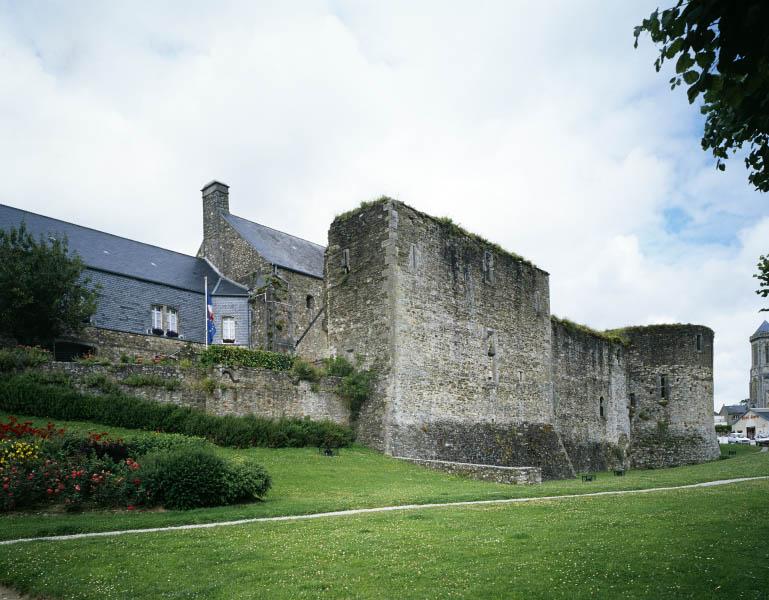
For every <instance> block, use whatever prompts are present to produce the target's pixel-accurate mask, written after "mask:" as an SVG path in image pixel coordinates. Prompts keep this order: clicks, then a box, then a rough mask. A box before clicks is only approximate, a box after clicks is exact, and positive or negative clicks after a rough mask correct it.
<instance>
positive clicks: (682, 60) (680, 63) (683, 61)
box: [676, 52, 694, 79]
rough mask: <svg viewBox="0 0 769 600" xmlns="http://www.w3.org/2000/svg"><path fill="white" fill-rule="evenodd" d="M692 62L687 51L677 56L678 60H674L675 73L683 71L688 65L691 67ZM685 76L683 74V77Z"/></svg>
mask: <svg viewBox="0 0 769 600" xmlns="http://www.w3.org/2000/svg"><path fill="white" fill-rule="evenodd" d="M693 64H694V59H693V58H692V57H691V56H689V53H688V52H686V53H684V54H682V55H681V56H679V57H678V60H677V61H676V73H683V72H684V71H686V70H687V69H689V67H691V66H692V65H693ZM685 78H686V77H685V76H684V79H685Z"/></svg>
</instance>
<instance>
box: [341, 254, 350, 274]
mask: <svg viewBox="0 0 769 600" xmlns="http://www.w3.org/2000/svg"><path fill="white" fill-rule="evenodd" d="M342 269H344V272H345V273H349V272H350V249H349V248H345V249H344V250H342Z"/></svg>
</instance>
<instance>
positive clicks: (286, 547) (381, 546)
mask: <svg viewBox="0 0 769 600" xmlns="http://www.w3.org/2000/svg"><path fill="white" fill-rule="evenodd" d="M724 462H731V461H724ZM735 462H736V461H735ZM768 494H769V482H767V481H760V482H750V483H742V484H736V485H731V486H725V487H719V488H710V489H697V490H685V491H673V492H659V493H654V494H648V495H647V494H642V495H638V496H625V497H599V498H589V499H588V498H585V499H565V500H559V501H542V502H538V503H535V504H530V505H518V506H494V507H483V508H480V507H477V508H462V509H457V508H453V509H431V510H427V511H423V512H416V511H413V512H404V513H393V514H377V515H366V516H358V517H344V518H328V519H320V520H317V521H311V522H308V521H305V522H294V523H269V524H253V525H246V526H238V527H223V528H218V529H213V530H198V531H186V532H174V533H157V534H145V535H128V536H121V537H118V538H106V539H89V540H79V541H73V542H56V543H40V542H38V543H33V544H23V545H20V546H13V547H8V548H2V547H0V581H2V582H4V583H8V584H11V585H13V586H14V587H16V588H18V589H21V590H23V591H27V592H32V593H36V594H44V595H46V596H50V597H67V598H94V599H96V598H130V599H142V598H211V599H216V598H221V599H232V598H255V597H258V598H271V599H280V598H302V597H321V596H322V597H324V598H353V597H356V598H438V597H440V598H451V597H472V598H526V599H529V598H596V597H597V598H618V597H622V598H766V597H767V596H766V594H767V588H766V586H767V584H768V583H769V547H768V546H767V544H766V543H765V540H766V539H769V521H767V520H766V519H765V518H763V517H761V516H759V518H755V517H756V511H757V510H760V509H759V508H758V507H762V506H765V505H766V498H767V495H768Z"/></svg>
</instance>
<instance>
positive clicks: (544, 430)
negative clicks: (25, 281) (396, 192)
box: [0, 181, 769, 478]
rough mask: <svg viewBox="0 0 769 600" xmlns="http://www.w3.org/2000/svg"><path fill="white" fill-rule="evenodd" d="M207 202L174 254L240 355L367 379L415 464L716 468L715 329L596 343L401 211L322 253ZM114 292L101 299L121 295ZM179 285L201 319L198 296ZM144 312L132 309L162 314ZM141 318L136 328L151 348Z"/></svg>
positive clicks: (468, 250) (531, 287)
mask: <svg viewBox="0 0 769 600" xmlns="http://www.w3.org/2000/svg"><path fill="white" fill-rule="evenodd" d="M202 196H203V197H202V204H203V242H202V244H201V246H200V250H199V252H198V257H197V258H194V257H183V258H178V259H177V260H179V261H184V264H187V263H189V265H193V264H194V265H198V267H197V268H199V269H201V271H200V273H202V272H203V270H206V269H209V270H210V271H206V272H210V273H211V275H210V278H214V276H215V275H216V276H217V277H219V278H220V279H218V280H217V281H218V283H217V287H216V288H215V293H219V294H222V293H225V292H226V293H227V294H230V295H228V296H226V298H227V299H228V300H227V301H228V302H240V303H246V304H248V309H249V312H248V313H247V315H248V316H247V317H246V320H247V323H248V344H249V345H250V346H253V347H262V348H267V349H272V350H279V351H286V352H296V353H298V354H300V355H302V356H305V357H308V358H311V359H319V358H323V357H327V356H345V357H347V358H349V359H350V360H351V361H353V362H358V363H359V364H361V366H363V367H366V368H370V369H372V370H373V371H374V372H375V373H376V384H375V390H374V392H373V394H372V396H371V397H370V398H369V400H368V401H367V402H366V403H365V404H364V405H363V407H362V409H361V411H360V414H359V415H358V417H357V420H356V428H357V433H358V439H359V440H360V441H362V442H363V443H365V444H367V445H369V446H371V447H373V448H377V449H379V450H380V451H383V452H385V453H387V454H390V455H393V456H398V457H403V458H409V459H419V460H423V461H424V460H427V461H450V462H460V463H473V464H485V465H499V466H504V467H534V468H537V469H541V472H542V476H543V477H544V478H561V477H568V476H571V475H573V474H574V473H576V472H580V471H586V470H597V469H606V468H623V467H628V466H649V467H659V466H669V465H676V464H683V463H691V462H700V461H704V460H711V459H715V458H717V456H718V454H719V450H718V444H717V441H716V437H715V431H714V428H713V417H712V414H711V413H712V407H713V332H712V330H710V329H709V328H707V327H704V326H700V325H655V326H649V327H630V328H626V329H623V330H621V331H616V332H596V331H593V330H590V329H588V328H586V327H582V326H577V325H575V324H573V323H571V322H569V321H565V320H560V319H556V318H554V317H553V316H552V315H551V314H550V281H549V274H548V273H547V272H545V271H544V270H542V269H540V268H539V267H537V266H536V265H534V264H532V263H531V262H529V261H527V260H525V259H523V258H522V257H520V256H517V255H515V254H513V253H511V252H508V251H506V250H504V249H502V248H500V247H499V246H497V245H495V244H492V243H489V242H487V241H486V240H483V239H482V238H480V237H478V236H476V235H473V234H471V233H469V232H466V231H464V230H462V229H461V228H459V227H458V226H456V225H454V224H453V223H451V222H450V221H448V220H446V219H436V218H434V217H431V216H430V215H427V214H424V213H421V212H419V211H417V210H415V209H414V208H411V207H409V206H407V205H405V204H403V203H401V202H397V201H395V200H391V199H386V198H383V199H380V200H378V201H376V202H371V203H364V204H363V205H361V207H360V208H358V209H356V210H353V211H350V212H348V213H345V214H343V215H340V216H338V217H337V218H336V219H335V220H334V221H333V223H332V224H331V226H330V229H329V232H328V247H327V248H323V247H322V246H319V245H317V244H313V243H311V242H308V241H306V240H301V239H299V238H296V237H294V236H291V235H289V234H286V233H283V232H279V231H276V230H274V229H271V228H269V227H265V226H263V225H260V224H258V223H254V222H252V221H248V220H246V219H243V218H241V217H237V216H235V215H233V214H232V213H231V212H230V206H229V188H228V186H227V185H225V184H223V183H220V182H216V181H214V182H211V183H209V184H208V185H206V186H205V187H204V188H203V190H202ZM3 210H4V211H6V212H7V211H9V210H15V209H6V208H4V209H3ZM20 212H21V211H20ZM2 214H4V213H3V212H2V211H0V215H2ZM18 220H19V219H18V218H17V219H16V221H15V222H18ZM58 223H60V222H58ZM2 224H3V221H0V225H2ZM70 227H74V228H77V226H74V225H72V226H70ZM80 229H84V228H80ZM100 235H102V236H107V234H100ZM128 242H130V241H129V240H125V241H124V243H128ZM131 244H138V243H137V242H131ZM141 246H144V245H141ZM73 249H75V250H77V251H80V246H76V247H74V248H73ZM156 251H157V252H167V253H168V252H170V251H166V250H161V249H156ZM94 254H95V255H96V256H97V257H98V258H101V257H100V256H99V253H98V251H95V252H94ZM172 254H174V255H175V256H178V257H181V256H182V255H176V254H175V253H172ZM84 259H86V264H88V265H89V269H98V265H97V264H96V260H95V259H94V258H92V256H91V254H88V256H84ZM147 260H149V258H148V259H147ZM190 268H191V267H190ZM123 270H124V271H127V270H128V268H127V267H125V268H124V269H123ZM193 271H194V270H193ZM121 273H122V272H121ZM194 273H195V275H194V277H193V276H192V275H190V276H189V277H190V281H189V282H188V287H194V285H193V283H194V281H197V279H199V278H200V277H199V274H200V273H198V272H197V271H194ZM120 276H121V277H126V276H127V275H126V274H125V273H123V274H121V275H120ZM173 276H174V277H176V275H175V274H173ZM168 277H169V278H170V277H172V274H171V273H170V272H168ZM145 279H146V276H145ZM193 280H194V281H193ZM151 281H152V283H153V284H155V285H157V284H158V280H157V278H156V279H153V280H151ZM169 281H170V279H169ZM174 281H176V280H174ZM165 285H166V287H168V288H169V289H171V288H173V289H177V288H178V287H179V284H178V282H177V283H176V284H175V287H174V286H173V285H171V284H170V283H169V282H165ZM111 290H112V287H111V285H107V286H105V292H104V298H105V300H104V302H105V304H109V303H111V302H117V301H118V300H117V298H115V299H107V296H108V295H109V294H111V293H112V292H111ZM236 290H237V292H238V293H237V294H235V293H234V292H235V291H236ZM245 290H247V291H245ZM186 291H188V292H190V293H192V294H193V296H194V297H193V296H191V297H190V299H189V301H190V303H191V304H190V306H191V308H190V310H191V311H192V312H193V313H194V312H195V311H197V312H198V313H199V312H200V311H201V309H200V306H201V300H200V297H199V294H200V290H199V289H189V290H186ZM195 294H198V295H195ZM115 295H118V296H119V295H120V294H119V293H116V294H115ZM150 295H151V294H150ZM142 302H143V304H142V305H141V307H139V308H137V309H136V311H137V315H138V314H139V313H141V310H145V309H146V307H144V304H147V302H149V304H147V306H150V305H152V304H153V303H155V302H157V303H161V302H160V300H157V301H156V300H151V299H149V296H148V297H147V300H146V301H144V300H143V301H142ZM169 302H170V301H169ZM179 302H181V301H179ZM162 304H165V301H163V303H162ZM176 305H178V302H177V304H176ZM176 305H174V306H176ZM239 306H240V305H239ZM178 310H179V311H181V310H182V309H181V307H180V308H179V309H178ZM185 310H187V308H186V307H185ZM119 312H120V311H117V313H114V314H112V316H110V317H109V318H107V319H105V320H99V318H98V317H97V322H96V323H95V325H96V327H100V328H101V329H100V330H99V331H100V332H101V335H102V336H104V335H107V332H108V330H109V333H110V334H112V333H114V331H113V330H120V331H124V329H121V328H120V327H119V326H118V324H119V318H120V317H119ZM145 312H146V310H145ZM137 318H138V317H137ZM139 320H141V319H139ZM185 321H186V319H185ZM199 322H200V324H201V327H202V324H203V320H202V319H199ZM240 323H241V325H242V323H243V318H242V317H241V320H240ZM142 324H143V327H144V329H141V328H138V327H134V328H133V329H131V330H130V331H132V332H133V333H137V334H142V333H146V332H147V331H150V333H149V334H148V335H149V336H150V337H151V330H150V328H149V327H148V326H147V325H146V322H144V321H142ZM767 327H769V326H767ZM202 333H203V332H202V331H200V332H193V330H191V331H190V333H189V334H187V337H188V339H195V340H196V341H198V337H199V336H200V335H202ZM240 340H242V338H241V337H240V335H239V341H240ZM767 340H768V341H769V335H768V336H767Z"/></svg>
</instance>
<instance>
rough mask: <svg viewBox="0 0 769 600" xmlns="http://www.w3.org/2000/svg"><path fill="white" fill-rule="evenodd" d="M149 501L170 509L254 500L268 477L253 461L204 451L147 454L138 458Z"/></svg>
mask: <svg viewBox="0 0 769 600" xmlns="http://www.w3.org/2000/svg"><path fill="white" fill-rule="evenodd" d="M141 475H142V477H143V485H144V486H145V488H146V489H147V490H150V492H149V493H150V499H149V502H150V503H151V504H162V505H163V506H164V507H165V508H169V509H172V510H189V509H191V508H199V507H202V506H220V505H223V504H234V503H235V502H249V501H253V500H257V499H259V498H261V497H262V496H264V494H266V493H267V490H269V489H270V485H271V483H272V482H271V480H270V476H269V475H268V474H267V472H266V471H265V470H264V469H263V468H262V467H261V465H259V464H257V463H254V462H250V461H249V462H239V463H234V462H228V461H225V460H224V459H223V458H222V457H220V456H217V455H216V454H214V453H213V452H211V451H208V450H199V449H192V450H190V449H182V450H175V451H172V452H159V453H155V454H148V455H147V456H145V457H143V458H142V461H141Z"/></svg>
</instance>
